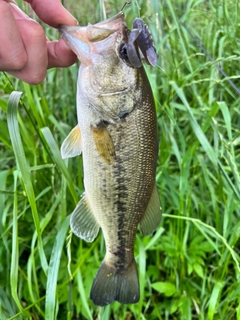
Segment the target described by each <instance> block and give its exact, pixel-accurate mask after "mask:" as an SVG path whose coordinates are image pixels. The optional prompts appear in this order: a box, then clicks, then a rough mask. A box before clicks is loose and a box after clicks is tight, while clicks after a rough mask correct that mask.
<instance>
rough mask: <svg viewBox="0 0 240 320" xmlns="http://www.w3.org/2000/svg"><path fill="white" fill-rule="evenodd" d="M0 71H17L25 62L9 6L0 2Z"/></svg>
mask: <svg viewBox="0 0 240 320" xmlns="http://www.w3.org/2000/svg"><path fill="white" fill-rule="evenodd" d="M0 32H1V45H0V70H1V71H8V70H19V69H22V68H23V67H24V65H25V64H26V62H27V53H26V50H25V47H24V44H23V41H22V39H21V34H20V32H19V30H18V26H17V23H16V21H15V19H14V16H13V14H12V12H11V9H10V6H9V5H8V4H7V3H6V2H4V1H0Z"/></svg>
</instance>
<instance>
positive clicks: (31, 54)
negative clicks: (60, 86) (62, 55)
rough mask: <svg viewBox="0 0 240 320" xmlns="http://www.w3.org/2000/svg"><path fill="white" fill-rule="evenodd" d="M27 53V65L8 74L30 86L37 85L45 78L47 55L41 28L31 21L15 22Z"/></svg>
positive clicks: (44, 37) (21, 20)
mask: <svg viewBox="0 0 240 320" xmlns="http://www.w3.org/2000/svg"><path fill="white" fill-rule="evenodd" d="M16 23H17V25H18V28H19V30H20V33H21V37H22V41H23V44H24V46H25V48H26V52H27V63H26V64H25V66H24V68H23V69H21V70H19V71H11V72H9V73H10V74H12V75H13V76H15V77H17V78H19V79H21V80H23V81H25V82H27V83H30V84H37V83H40V82H42V81H43V80H44V78H45V77H46V70H47V65H48V53H47V43H46V36H45V33H44V30H43V28H42V27H41V26H40V25H39V24H38V23H37V22H35V21H33V20H26V19H20V20H16Z"/></svg>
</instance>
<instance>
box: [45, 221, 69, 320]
mask: <svg viewBox="0 0 240 320" xmlns="http://www.w3.org/2000/svg"><path fill="white" fill-rule="evenodd" d="M68 228H69V217H67V218H66V219H65V220H64V221H63V222H62V224H61V226H60V228H59V231H58V234H57V237H56V240H55V242H54V246H53V248H52V253H51V258H50V262H49V271H48V278H47V290H46V303H45V319H46V320H54V319H57V314H56V305H57V296H56V292H57V278H58V270H59V264H60V258H61V254H62V250H63V245H64V242H65V240H66V234H67V231H68Z"/></svg>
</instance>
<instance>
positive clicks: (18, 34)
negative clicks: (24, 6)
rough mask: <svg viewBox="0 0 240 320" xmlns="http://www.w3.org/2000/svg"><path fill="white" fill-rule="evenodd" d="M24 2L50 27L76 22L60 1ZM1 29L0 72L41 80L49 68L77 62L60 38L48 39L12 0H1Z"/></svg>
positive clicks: (36, 80)
mask: <svg viewBox="0 0 240 320" xmlns="http://www.w3.org/2000/svg"><path fill="white" fill-rule="evenodd" d="M25 2H28V3H30V5H31V7H32V9H33V10H34V11H35V13H36V14H37V15H38V17H39V18H40V19H41V20H42V21H43V22H45V23H47V24H48V25H50V26H51V27H54V28H57V27H58V26H59V25H60V24H67V25H76V24H77V21H76V20H75V18H74V17H73V16H72V15H71V14H70V13H69V12H68V11H67V10H66V9H65V8H64V7H63V6H62V5H61V3H60V1H59V0H51V1H48V0H25ZM0 30H1V34H0V41H1V46H0V71H7V72H8V73H9V74H11V75H13V76H14V77H16V78H19V79H21V80H23V81H25V82H27V83H30V84H37V83H40V82H41V81H43V80H44V78H45V76H46V72H47V69H48V68H52V67H67V66H70V65H71V64H73V63H74V62H75V61H76V56H75V54H74V53H73V52H72V51H71V50H70V49H69V48H68V47H67V45H66V44H65V42H64V40H63V39H60V40H59V41H49V40H48V38H47V37H46V35H45V32H44V30H43V28H42V27H41V26H40V24H38V23H37V22H36V21H34V20H33V19H31V18H30V17H29V16H27V15H26V14H25V13H24V12H23V11H22V10H21V9H20V8H19V7H18V6H17V4H16V3H15V1H14V0H5V1H3V0H0Z"/></svg>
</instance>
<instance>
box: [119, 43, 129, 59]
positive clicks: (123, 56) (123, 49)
mask: <svg viewBox="0 0 240 320" xmlns="http://www.w3.org/2000/svg"><path fill="white" fill-rule="evenodd" d="M119 56H120V58H121V59H122V60H125V61H128V53H127V45H126V43H122V44H121V46H120V48H119Z"/></svg>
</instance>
